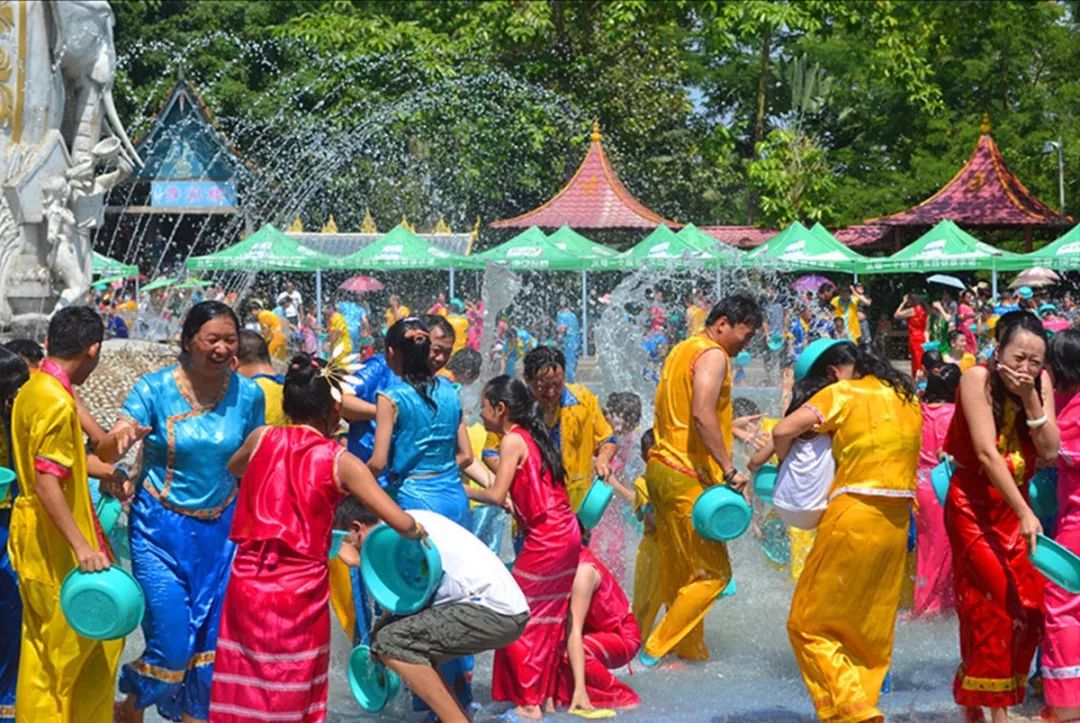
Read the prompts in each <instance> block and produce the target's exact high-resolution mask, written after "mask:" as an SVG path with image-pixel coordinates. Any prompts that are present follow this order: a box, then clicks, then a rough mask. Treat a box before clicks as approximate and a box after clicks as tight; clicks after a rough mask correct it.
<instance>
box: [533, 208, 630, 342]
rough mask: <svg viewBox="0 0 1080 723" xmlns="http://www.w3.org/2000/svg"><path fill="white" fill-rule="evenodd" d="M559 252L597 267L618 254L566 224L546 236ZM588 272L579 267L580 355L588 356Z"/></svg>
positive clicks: (584, 268) (583, 267)
mask: <svg viewBox="0 0 1080 723" xmlns="http://www.w3.org/2000/svg"><path fill="white" fill-rule="evenodd" d="M548 239H550V240H551V242H552V243H554V244H555V247H556V248H558V249H559V250H560V251H566V252H567V253H572V254H574V255H575V256H577V257H578V258H579V259H582V260H583V261H585V262H588V263H590V264H591V263H596V264H597V265H599V266H602V265H604V264H607V263H610V262H611V260H612V259H614V258H615V257H616V256H618V255H619V252H618V251H616V250H615V249H613V248H610V247H608V246H604V245H603V244H598V243H596V242H595V241H590V240H589V239H587V238H585V237H584V236H582V235H581V234H579V233H578V232H577V231H575V230H574V229H572V228H570V227H569V226H567V225H566V224H563V225H562V226H560V227H559V229H558V230H557V231H555V232H554V233H552V234H551V235H549V236H548ZM588 300H589V272H588V269H587V268H586V266H582V267H581V343H582V347H581V353H582V355H583V356H588V355H589V303H588Z"/></svg>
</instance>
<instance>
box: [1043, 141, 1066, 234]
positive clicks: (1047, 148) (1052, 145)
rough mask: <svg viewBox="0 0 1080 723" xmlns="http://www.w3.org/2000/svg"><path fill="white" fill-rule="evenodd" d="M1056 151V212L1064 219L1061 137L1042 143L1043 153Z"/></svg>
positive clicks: (1063, 160)
mask: <svg viewBox="0 0 1080 723" xmlns="http://www.w3.org/2000/svg"><path fill="white" fill-rule="evenodd" d="M1054 151H1057V160H1058V214H1059V215H1060V217H1061V220H1062V221H1064V220H1065V155H1064V154H1065V152H1064V150H1063V149H1062V146H1061V137H1060V136H1058V139H1057V140H1056V141H1047V142H1046V143H1043V153H1053V152H1054Z"/></svg>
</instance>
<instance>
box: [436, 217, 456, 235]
mask: <svg viewBox="0 0 1080 723" xmlns="http://www.w3.org/2000/svg"><path fill="white" fill-rule="evenodd" d="M432 233H444V234H451V233H454V232H453V231H452V230H451V229H450V224H448V223H447V222H446V219H445V218H443V215H442V214H441V213H440V214H439V222H438V223H437V224H435V230H434V231H432Z"/></svg>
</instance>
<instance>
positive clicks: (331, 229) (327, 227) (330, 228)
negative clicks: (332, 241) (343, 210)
mask: <svg viewBox="0 0 1080 723" xmlns="http://www.w3.org/2000/svg"><path fill="white" fill-rule="evenodd" d="M321 231H322V232H323V233H337V232H338V229H337V221H335V220H334V214H330V218H328V219H326V223H324V224H323V227H322V229H321Z"/></svg>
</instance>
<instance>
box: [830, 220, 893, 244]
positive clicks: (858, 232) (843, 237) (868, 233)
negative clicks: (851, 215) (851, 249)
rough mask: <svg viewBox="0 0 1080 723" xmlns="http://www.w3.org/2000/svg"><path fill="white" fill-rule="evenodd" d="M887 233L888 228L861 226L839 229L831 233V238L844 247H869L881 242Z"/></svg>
mask: <svg viewBox="0 0 1080 723" xmlns="http://www.w3.org/2000/svg"><path fill="white" fill-rule="evenodd" d="M888 233H889V227H888V226H873V225H866V224H861V225H858V226H848V227H847V228H839V229H837V230H835V231H833V236H835V237H836V240H837V241H839V242H840V243H842V244H844V245H845V246H869V245H871V244H875V243H877V242H878V241H881V240H882V239H883V238H885V236H886V235H887V234H888Z"/></svg>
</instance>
